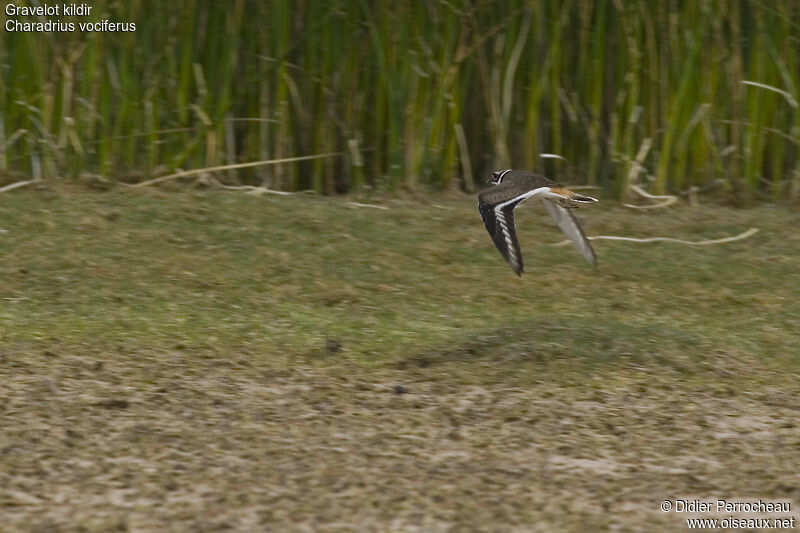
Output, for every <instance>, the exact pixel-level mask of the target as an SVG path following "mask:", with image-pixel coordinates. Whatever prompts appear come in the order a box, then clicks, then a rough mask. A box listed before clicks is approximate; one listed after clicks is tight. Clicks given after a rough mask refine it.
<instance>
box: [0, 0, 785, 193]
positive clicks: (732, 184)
mask: <svg viewBox="0 0 800 533" xmlns="http://www.w3.org/2000/svg"><path fill="white" fill-rule="evenodd" d="M19 4H20V5H22V4H23V2H21V1H20V2H19ZM92 5H93V8H94V9H93V15H92V16H91V17H89V19H90V20H102V19H109V20H112V21H115V22H135V23H136V26H137V29H136V32H135V33H94V34H92V33H79V32H75V33H58V34H56V33H54V34H36V33H14V32H5V31H2V32H0V122H1V123H0V172H2V173H3V174H4V175H5V176H6V177H5V178H2V180H3V181H12V180H14V179H17V178H15V176H33V177H36V178H44V179H53V178H62V177H63V178H71V177H78V176H81V175H84V174H99V175H101V176H103V177H106V178H111V179H114V180H124V181H130V182H133V181H142V180H145V179H148V178H153V177H156V176H159V175H163V174H168V173H173V172H176V171H177V170H180V169H189V168H204V167H212V166H219V165H225V164H235V163H243V162H250V161H260V160H272V159H281V158H289V157H296V156H308V155H314V154H334V155H328V156H325V157H320V158H319V159H312V160H306V161H300V162H296V163H289V164H280V165H274V166H271V165H270V166H262V167H253V168H249V169H243V170H238V171H235V172H234V171H227V172H222V173H217V174H216V175H215V176H214V177H215V178H216V179H217V180H220V181H222V182H226V183H249V184H264V185H267V186H269V187H274V188H280V189H288V190H302V189H313V190H316V191H319V192H324V193H338V192H348V191H350V192H356V191H359V192H367V191H368V190H371V189H382V190H398V189H401V188H403V189H416V188H419V187H434V188H441V189H452V188H461V189H465V190H471V189H473V188H475V187H477V186H479V185H480V184H481V182H482V181H483V180H484V177H485V176H486V175H487V173H488V172H489V171H490V170H492V169H494V168H497V167H499V166H503V167H505V166H513V167H525V168H532V169H536V170H540V171H546V172H548V173H551V174H554V177H556V178H557V179H559V180H561V181H564V182H570V183H588V184H596V185H600V186H602V187H604V188H606V189H607V191H608V192H612V193H614V194H616V195H625V194H626V192H627V190H628V185H629V183H628V179H629V176H630V175H631V172H630V171H631V168H633V167H632V165H633V164H634V159H635V157H636V154H637V152H638V151H639V148H640V147H641V146H643V144H645V143H647V145H650V146H652V148H651V149H650V150H649V151H648V152H647V154H646V157H645V159H644V161H643V162H642V164H643V166H644V172H643V173H641V174H640V175H639V176H638V178H637V180H638V182H639V184H640V185H642V186H644V187H646V188H649V189H651V190H652V191H654V192H664V191H671V192H683V191H687V190H688V189H689V188H691V187H699V188H700V189H704V188H711V187H713V186H714V184H718V183H719V184H722V185H723V186H724V187H725V188H727V190H729V191H732V190H735V191H737V194H738V193H739V191H741V194H743V195H744V196H752V195H753V194H755V193H758V192H759V191H763V192H765V193H769V194H771V195H772V196H773V197H775V198H781V197H785V196H792V197H795V198H796V197H798V196H800V157H799V156H798V146H799V145H800V109H798V105H797V103H798V101H800V92H799V91H798V88H800V78H799V74H798V69H797V62H798V60H799V59H800V57H798V49H797V42H796V39H797V38H796V35H797V34H798V31H800V6H798V4H797V3H796V2H793V1H791V0H781V1H776V2H769V3H767V2H760V1H757V0H734V1H731V2H709V1H705V0H695V1H688V2H677V1H666V2H656V1H653V0H593V1H576V0H574V1H569V0H567V1H561V0H538V1H525V0H510V1H508V2H492V1H487V0H473V1H466V0H451V1H444V0H441V1H437V2H428V1H425V2H423V1H422V0H401V1H397V2H395V1H393V2H389V1H388V0H338V1H332V2H330V1H323V0H307V1H306V2H290V1H287V0H271V1H269V2H257V1H255V0H233V1H231V2H211V1H210V0H187V1H186V2H179V3H169V2H167V3H164V2H155V1H153V0H138V1H136V2H128V3H120V2H111V1H108V0H98V1H96V2H94V3H93V4H92ZM3 17H4V18H3V19H2V22H3V24H5V22H6V20H7V18H8V17H6V16H5V15H3ZM26 20H35V19H26ZM80 20H84V19H80ZM541 154H555V155H557V156H560V158H563V159H553V158H542V157H541Z"/></svg>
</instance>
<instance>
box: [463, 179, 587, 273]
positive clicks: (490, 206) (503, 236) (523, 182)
mask: <svg viewBox="0 0 800 533" xmlns="http://www.w3.org/2000/svg"><path fill="white" fill-rule="evenodd" d="M489 182H490V183H491V184H492V185H493V186H492V187H489V188H488V189H486V190H484V191H481V192H480V193H479V194H478V209H479V210H480V212H481V218H483V224H484V225H485V226H486V229H487V230H489V235H491V237H492V240H493V241H494V244H495V246H497V249H498V250H500V255H502V256H503V259H505V260H506V262H507V263H508V264H509V265H510V266H511V270H513V271H514V272H515V273H516V274H517V275H518V276H522V270H523V267H522V253H521V251H520V249H519V241H518V240H517V230H516V228H515V227H514V208H515V207H517V205H518V204H519V203H520V202H522V201H524V200H527V199H528V198H541V199H542V203H544V206H545V207H546V208H547V212H548V213H550V216H552V217H553V219H554V220H555V221H556V224H558V227H559V228H561V231H563V232H564V233H566V235H567V237H569V239H570V240H571V241H572V242H573V243H574V244H575V247H576V248H578V251H580V252H581V253H582V254H583V256H584V257H585V258H586V259H587V260H588V261H589V262H590V263H592V264H593V265H595V264H597V257H596V256H595V255H594V250H593V249H592V245H591V244H589V239H587V238H586V235H584V233H583V230H582V229H581V226H580V224H578V219H577V218H575V215H574V214H573V213H572V209H571V208H572V207H579V206H580V204H591V203H594V202H596V201H597V199H596V198H592V197H590V196H583V195H580V194H578V193H575V192H572V191H570V190H568V189H565V188H563V187H562V186H561V185H559V184H558V183H555V182H554V181H552V180H550V179H547V178H546V177H544V176H542V175H541V174H535V173H533V172H528V171H525V170H497V171H495V172H492V178H491V179H490V180H489Z"/></svg>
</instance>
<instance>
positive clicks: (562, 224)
mask: <svg viewBox="0 0 800 533" xmlns="http://www.w3.org/2000/svg"><path fill="white" fill-rule="evenodd" d="M542 202H544V206H545V207H546V208H547V212H548V213H550V216H551V217H553V220H555V221H556V224H558V227H559V228H561V231H563V232H564V233H565V234H566V235H567V237H569V240H571V241H572V243H573V244H574V245H575V247H576V248H577V249H578V251H579V252H580V253H582V254H583V257H585V258H586V260H587V261H589V262H590V263H591V264H593V265H596V264H597V256H596V255H595V254H594V250H593V249H592V245H591V244H590V243H589V239H587V238H586V235H585V234H584V233H583V230H582V229H581V226H580V224H579V223H578V219H577V218H575V214H574V213H573V212H572V209H570V208H568V207H563V206H561V205H558V204H557V203H555V202H552V201H550V200H542Z"/></svg>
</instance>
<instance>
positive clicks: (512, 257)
mask: <svg viewBox="0 0 800 533" xmlns="http://www.w3.org/2000/svg"><path fill="white" fill-rule="evenodd" d="M524 199H525V198H524V197H523V198H520V199H518V200H516V199H512V200H509V201H505V202H502V203H499V204H488V203H484V202H482V201H480V199H479V200H478V210H479V211H480V212H481V218H482V219H483V224H484V225H485V226H486V229H487V230H488V231H489V235H491V237H492V240H493V241H494V245H495V246H497V249H498V250H499V251H500V255H502V256H503V259H505V260H506V262H507V263H508V264H509V266H511V270H513V271H514V272H515V273H516V274H517V275H519V276H521V275H522V271H523V265H522V251H521V250H520V248H519V240H518V239H517V230H516V228H515V227H514V208H515V207H517V204H519V203H520V202H521V201H522V200H524Z"/></svg>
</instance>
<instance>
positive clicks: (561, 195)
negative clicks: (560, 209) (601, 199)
mask: <svg viewBox="0 0 800 533" xmlns="http://www.w3.org/2000/svg"><path fill="white" fill-rule="evenodd" d="M550 191H551V192H552V193H554V194H555V195H556V196H557V197H558V199H559V203H561V204H564V205H565V206H568V207H578V206H579V205H580V204H593V203H595V202H597V201H598V200H597V198H592V197H591V196H584V195H582V194H578V193H576V192H575V191H571V190H569V189H564V188H562V187H551V188H550Z"/></svg>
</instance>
